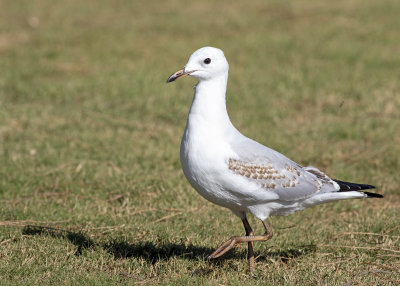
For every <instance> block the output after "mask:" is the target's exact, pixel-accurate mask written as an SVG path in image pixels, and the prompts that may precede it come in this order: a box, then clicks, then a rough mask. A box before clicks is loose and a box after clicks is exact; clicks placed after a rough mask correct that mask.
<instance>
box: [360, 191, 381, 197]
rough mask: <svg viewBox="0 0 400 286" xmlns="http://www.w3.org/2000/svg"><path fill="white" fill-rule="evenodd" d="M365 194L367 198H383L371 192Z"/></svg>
mask: <svg viewBox="0 0 400 286" xmlns="http://www.w3.org/2000/svg"><path fill="white" fill-rule="evenodd" d="M363 193H364V194H366V195H367V198H383V196H382V195H381V194H377V193H370V192H363Z"/></svg>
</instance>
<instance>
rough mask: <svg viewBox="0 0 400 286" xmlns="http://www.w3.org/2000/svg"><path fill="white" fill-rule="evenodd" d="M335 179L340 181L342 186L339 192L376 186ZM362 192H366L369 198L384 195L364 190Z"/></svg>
mask: <svg viewBox="0 0 400 286" xmlns="http://www.w3.org/2000/svg"><path fill="white" fill-rule="evenodd" d="M334 181H335V182H336V183H338V185H339V187H340V190H339V192H351V191H362V190H369V189H375V186H372V185H366V184H357V183H350V182H343V181H339V180H334ZM362 192H363V193H364V194H366V195H367V197H368V198H383V196H382V195H381V194H377V193H370V192H364V191H362Z"/></svg>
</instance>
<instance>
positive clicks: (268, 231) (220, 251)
mask: <svg viewBox="0 0 400 286" xmlns="http://www.w3.org/2000/svg"><path fill="white" fill-rule="evenodd" d="M242 222H243V225H244V228H245V230H246V236H232V237H231V238H230V239H228V240H227V241H225V242H224V243H223V244H222V245H221V246H220V247H218V248H217V249H216V250H215V251H214V252H213V253H211V254H210V255H209V256H208V259H213V258H218V257H220V256H222V255H224V254H225V253H226V252H228V251H229V250H230V249H232V248H233V247H235V246H236V245H238V244H239V243H242V242H248V246H249V249H248V258H249V266H250V271H251V270H252V268H253V266H254V252H253V243H252V242H253V241H267V240H269V239H271V237H272V236H273V233H272V228H271V226H270V225H269V224H268V222H266V221H263V225H264V228H265V234H264V235H252V234H253V231H252V229H251V227H250V224H249V222H248V221H247V219H246V218H244V219H242Z"/></svg>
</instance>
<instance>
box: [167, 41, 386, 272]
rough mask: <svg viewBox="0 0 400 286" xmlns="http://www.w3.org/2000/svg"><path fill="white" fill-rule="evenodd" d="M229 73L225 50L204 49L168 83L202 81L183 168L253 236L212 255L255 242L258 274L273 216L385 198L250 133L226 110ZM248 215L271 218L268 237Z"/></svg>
mask: <svg viewBox="0 0 400 286" xmlns="http://www.w3.org/2000/svg"><path fill="white" fill-rule="evenodd" d="M228 70H229V65H228V62H227V60H226V58H225V56H224V53H223V51H221V50H220V49H217V48H213V47H204V48H201V49H199V50H197V51H195V52H194V53H193V54H192V55H191V56H190V58H189V61H188V62H187V64H186V65H185V67H184V68H183V69H181V70H179V71H177V72H175V73H174V74H172V75H171V76H170V77H169V78H168V80H167V82H172V81H174V80H176V79H178V78H182V77H185V76H188V75H190V76H192V77H194V78H196V79H198V83H197V84H196V86H195V87H194V98H193V102H192V106H191V108H190V112H189V115H188V119H187V123H186V128H185V132H184V134H183V138H182V141H181V146H180V160H181V164H182V169H183V173H184V174H185V176H186V178H187V180H188V181H189V182H190V184H191V185H192V186H193V188H194V189H196V191H197V192H198V193H199V194H200V195H202V196H203V197H204V198H206V199H207V200H209V201H211V202H213V203H215V204H217V205H220V206H222V207H226V208H228V209H230V210H231V211H232V212H233V213H234V214H235V215H237V216H238V217H239V218H240V219H241V220H242V222H243V225H244V228H245V231H246V235H245V236H234V237H232V238H230V239H229V240H228V241H226V242H225V243H223V244H222V245H221V246H220V247H219V248H217V249H216V250H215V251H214V252H213V253H212V254H211V255H210V256H209V257H208V258H209V259H212V258H217V257H220V256H221V255H223V254H224V253H226V252H227V251H228V250H230V249H231V248H233V247H235V246H236V245H237V244H239V243H242V242H248V261H249V269H250V272H251V271H252V269H253V267H254V253H253V244H252V243H253V241H266V240H268V239H270V238H271V237H272V229H271V227H270V226H269V225H268V223H267V222H266V219H267V218H268V217H269V216H271V215H288V214H291V213H294V212H296V211H300V210H303V209H305V208H308V207H311V206H314V205H318V204H322V203H326V202H331V201H337V200H343V199H353V198H367V197H375V198H380V197H382V195H380V194H376V193H369V192H365V191H362V190H364V189H373V188H375V187H374V186H371V185H364V184H355V183H348V182H342V181H338V180H333V179H331V178H329V177H328V176H327V175H325V174H324V173H323V172H321V171H320V170H318V169H317V168H315V167H302V166H300V165H299V164H297V163H295V162H293V161H292V160H290V159H288V158H287V157H285V156H284V155H282V154H280V153H278V152H276V151H274V150H272V149H270V148H268V147H265V146H263V145H261V144H260V143H257V142H256V141H254V140H252V139H250V138H247V137H246V136H244V135H242V134H241V133H240V132H239V131H238V130H237V129H236V128H235V127H234V126H233V124H232V123H231V121H230V119H229V116H228V112H227V110H226V102H225V92H226V86H227V82H228ZM247 213H251V214H252V215H254V216H256V217H257V218H258V219H260V220H261V221H262V222H263V224H264V227H265V234H264V235H258V236H255V235H253V231H252V229H251V227H250V225H249V223H248V221H247V219H246V214H247Z"/></svg>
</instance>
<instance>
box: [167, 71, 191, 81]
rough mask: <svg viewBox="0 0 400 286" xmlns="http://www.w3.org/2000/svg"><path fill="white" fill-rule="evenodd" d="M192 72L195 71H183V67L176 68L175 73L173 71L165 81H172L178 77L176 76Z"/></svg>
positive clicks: (183, 75) (179, 76)
mask: <svg viewBox="0 0 400 286" xmlns="http://www.w3.org/2000/svg"><path fill="white" fill-rule="evenodd" d="M192 72H195V71H187V72H185V68H183V69H181V70H178V71H177V72H176V73H173V74H172V75H171V76H170V77H169V78H168V79H167V83H169V82H171V81H174V80H176V79H178V78H181V77H185V76H188V75H190V74H191V73H192Z"/></svg>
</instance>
